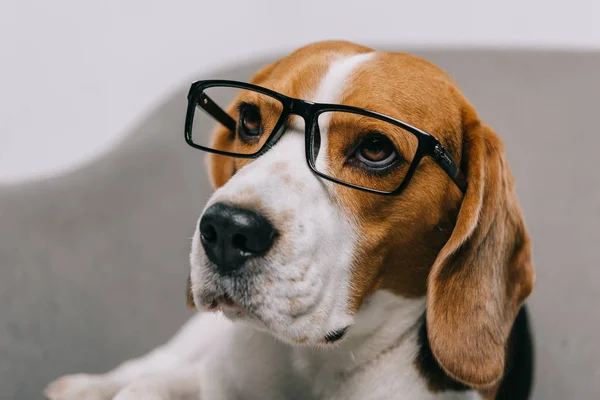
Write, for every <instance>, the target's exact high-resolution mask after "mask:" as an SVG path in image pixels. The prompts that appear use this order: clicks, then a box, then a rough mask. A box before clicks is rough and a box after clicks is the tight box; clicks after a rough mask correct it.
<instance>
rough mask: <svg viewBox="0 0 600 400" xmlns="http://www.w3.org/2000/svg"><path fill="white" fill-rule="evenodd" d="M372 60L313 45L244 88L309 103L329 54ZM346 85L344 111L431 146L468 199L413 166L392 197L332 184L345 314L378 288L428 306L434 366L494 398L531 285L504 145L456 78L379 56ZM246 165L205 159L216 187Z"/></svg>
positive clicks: (433, 170)
mask: <svg viewBox="0 0 600 400" xmlns="http://www.w3.org/2000/svg"><path fill="white" fill-rule="evenodd" d="M368 51H371V49H369V48H366V47H363V46H358V45H354V44H351V43H347V42H323V43H317V44H313V45H310V46H306V47H304V48H302V49H300V50H298V51H296V52H294V53H292V54H291V55H290V56H288V57H286V58H284V59H282V60H279V61H277V62H276V63H273V64H271V65H269V66H267V67H265V68H264V69H262V70H261V71H259V72H258V73H257V74H256V75H255V77H254V78H253V80H252V82H253V83H256V84H260V85H263V86H265V87H269V88H271V89H274V90H276V91H279V92H281V93H283V94H286V95H289V96H293V97H299V98H303V97H305V98H306V97H309V96H310V95H311V94H312V93H313V92H314V90H315V89H316V85H317V84H318V83H319V82H320V80H321V78H322V77H323V76H324V74H325V73H326V71H327V68H328V66H329V62H330V58H331V54H332V53H338V54H340V53H341V54H355V53H363V52H368ZM351 78H352V79H351V81H352V84H351V85H350V87H349V88H347V90H346V92H345V93H344V95H343V98H342V99H341V103H343V104H350V105H354V106H359V107H364V108H367V109H371V110H374V111H378V112H381V113H384V114H388V115H390V116H392V117H396V118H398V119H401V120H404V121H406V122H408V123H410V124H412V125H415V126H417V127H419V128H421V129H423V130H425V131H427V132H429V133H431V134H433V135H435V136H436V137H437V138H438V139H439V140H440V141H441V142H442V143H443V144H444V146H445V147H446V148H447V149H448V150H449V151H450V153H451V154H452V156H453V157H454V159H455V160H457V161H458V162H460V164H461V168H462V169H463V171H464V172H465V173H466V175H467V180H468V189H467V192H466V194H465V195H464V197H463V194H462V193H461V192H460V191H459V190H458V188H457V187H456V186H455V185H454V183H452V181H451V180H450V179H449V177H448V176H447V175H446V174H445V173H444V172H443V171H442V170H441V169H440V168H439V167H438V166H437V165H436V164H435V163H434V162H433V161H432V160H430V159H424V160H423V161H422V162H421V165H419V167H418V169H417V172H416V174H415V176H414V177H413V179H412V181H411V183H410V184H409V185H408V187H407V188H406V189H405V191H404V192H403V193H402V194H401V195H400V196H394V197H386V196H379V195H373V194H368V193H365V192H361V191H357V190H354V189H350V188H345V187H342V186H340V185H337V186H336V187H335V190H336V191H337V198H338V199H339V202H340V204H341V205H342V206H343V207H345V208H346V209H347V210H348V212H349V213H350V214H351V215H353V216H354V217H355V218H356V220H357V221H358V223H359V225H360V232H361V233H362V237H361V239H360V243H359V250H358V252H357V254H356V257H355V263H354V265H353V271H352V293H351V298H350V299H349V302H350V307H351V309H352V311H354V312H356V310H358V308H359V307H360V305H361V304H362V301H363V299H364V298H365V296H367V295H368V294H370V293H373V292H374V291H376V290H378V289H388V290H391V291H393V292H395V293H397V294H399V295H401V296H404V297H418V296H423V295H427V315H426V320H427V332H428V336H429V341H430V345H431V351H432V353H433V355H434V357H435V359H436V360H437V362H438V363H439V365H440V366H441V367H442V368H443V370H444V371H445V373H447V374H448V375H449V376H450V377H452V378H453V379H455V380H457V381H459V382H461V383H464V384H467V385H469V386H472V387H476V388H482V393H484V394H485V395H486V397H493V393H494V391H495V390H494V387H495V386H497V383H498V382H499V380H500V379H501V378H502V376H503V371H504V359H505V353H506V344H507V339H508V335H509V332H510V329H511V326H512V324H513V321H514V318H515V315H516V312H517V311H518V309H519V307H520V305H521V304H522V302H523V301H524V300H525V298H526V297H527V296H528V295H529V293H530V292H531V290H532V287H533V281H534V272H533V266H532V262H531V248H530V247H531V245H530V240H529V236H528V234H527V231H526V228H525V225H524V222H523V216H522V214H521V210H520V208H519V205H518V201H517V198H516V195H515V192H514V182H513V178H512V176H511V173H510V170H509V168H508V166H507V165H506V161H505V158H504V150H503V146H502V142H501V140H500V138H499V137H498V136H497V135H496V134H495V133H494V132H493V131H492V130H491V129H490V128H489V127H487V126H486V125H484V124H482V123H481V121H480V120H479V118H478V116H477V114H476V112H475V110H474V109H473V107H472V106H471V105H470V104H469V102H468V101H467V100H466V99H465V98H464V96H463V95H462V94H461V92H460V90H459V89H458V87H457V85H456V84H455V83H454V82H453V81H452V79H451V78H450V77H448V75H447V74H446V73H444V72H443V71H442V70H440V69H439V68H438V67H436V66H434V65H433V64H431V63H429V62H427V61H424V60H422V59H420V58H418V57H414V56H411V55H407V54H400V53H378V54H377V55H376V57H375V58H374V59H372V60H370V61H368V62H367V63H365V64H364V65H361V66H360V67H359V69H358V70H357V71H355V72H354V74H353V76H352V77H351ZM330 138H331V139H330V140H347V139H345V136H344V135H330ZM227 140H229V141H231V138H230V135H229V134H228V132H226V131H225V130H224V129H221V130H218V131H217V132H216V134H215V141H216V142H217V143H219V146H220V147H221V148H227V146H232V145H233V144H232V143H227ZM299 151H302V149H299ZM246 162H248V161H244V160H239V159H233V158H228V157H221V156H214V155H213V156H211V161H210V165H211V172H212V174H211V176H212V180H213V183H214V184H215V186H217V187H218V186H221V185H223V184H224V183H225V182H226V181H227V180H228V179H229V178H230V177H231V176H232V175H233V173H234V171H235V170H237V169H239V168H240V167H241V166H242V165H243V164H244V163H246ZM373 179H377V178H375V177H373Z"/></svg>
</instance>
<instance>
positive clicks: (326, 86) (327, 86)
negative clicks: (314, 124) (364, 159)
mask: <svg viewBox="0 0 600 400" xmlns="http://www.w3.org/2000/svg"><path fill="white" fill-rule="evenodd" d="M374 55H375V52H371V53H361V54H355V55H352V56H348V57H341V58H338V59H335V60H334V61H333V63H332V64H331V66H330V67H329V70H328V71H327V73H326V74H325V76H324V77H323V79H322V80H321V82H320V84H319V87H318V88H317V91H316V93H315V95H314V97H313V101H314V102H315V103H331V104H335V103H339V102H341V101H342V97H343V94H344V89H345V88H346V87H347V85H348V83H349V82H348V81H349V77H350V76H351V75H352V73H353V72H354V71H356V70H357V69H358V68H359V67H360V66H361V65H362V64H363V63H365V62H367V61H368V60H370V59H372V58H373V57H374ZM330 118H331V114H330V113H324V114H321V115H320V116H319V128H320V131H321V148H320V150H319V152H320V153H321V154H327V147H328V143H327V142H328V140H327V134H328V131H329V119H330ZM327 163H328V161H327V157H323V156H321V157H319V158H318V159H317V160H316V166H317V168H318V169H319V170H321V171H327Z"/></svg>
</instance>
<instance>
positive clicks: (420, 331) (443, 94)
mask: <svg viewBox="0 0 600 400" xmlns="http://www.w3.org/2000/svg"><path fill="white" fill-rule="evenodd" d="M252 82H253V83H255V84H258V85H262V86H265V87H268V88H271V89H273V90H276V91H278V92H281V93H283V94H286V95H288V96H292V97H296V98H302V99H306V100H310V101H314V102H322V103H340V104H349V105H354V106H359V107H363V108H367V109H370V110H374V111H378V112H381V113H384V114H388V115H390V116H393V117H396V118H399V119H401V120H404V121H406V122H408V123H409V124H412V125H414V126H417V127H419V128H421V129H422V130H424V131H426V132H430V133H432V134H433V135H435V136H436V137H437V138H438V139H439V140H440V141H441V142H442V143H443V145H444V146H445V147H446V148H447V149H448V150H449V151H450V152H451V154H452V156H453V157H454V158H455V159H456V160H457V161H458V162H459V163H460V165H461V168H462V169H463V171H464V172H465V174H466V176H467V181H468V189H467V191H466V193H465V194H464V195H463V193H461V191H460V190H459V189H458V188H457V187H456V186H455V184H454V183H453V182H452V181H451V180H450V179H449V178H448V176H447V175H446V174H445V173H444V172H443V171H442V170H441V169H440V168H439V167H438V166H437V165H436V164H435V163H434V162H432V161H431V160H429V159H424V160H423V161H422V162H421V164H420V165H419V167H418V169H417V172H416V174H415V176H414V177H413V179H412V181H411V182H410V184H409V185H408V186H407V188H406V190H405V191H404V192H403V193H402V194H401V195H399V196H379V195H375V194H369V193H365V192H361V191H358V190H354V189H350V188H346V187H343V186H341V185H336V184H333V183H330V182H326V181H323V180H322V179H320V178H319V177H318V176H316V175H314V174H313V173H312V172H311V171H310V169H309V168H308V166H307V164H306V160H305V155H304V130H303V126H302V124H303V122H302V121H301V119H297V120H295V122H294V123H293V124H291V125H290V127H289V128H288V130H287V132H285V134H284V135H283V136H282V137H281V139H280V141H279V142H278V143H277V144H276V145H275V146H274V147H273V148H272V149H271V150H270V151H268V152H267V153H266V154H264V155H263V156H261V157H259V158H258V159H255V160H251V161H248V160H242V159H234V158H228V157H222V156H212V157H210V162H209V164H210V171H211V178H212V182H213V183H214V186H215V187H216V188H217V190H216V191H215V193H214V195H213V196H212V197H211V199H210V201H209V203H208V204H207V207H208V206H210V205H211V204H214V203H216V202H226V203H228V204H232V205H235V206H237V207H242V208H247V209H251V210H253V211H255V212H257V213H261V214H264V215H266V216H268V218H269V220H270V221H271V222H272V223H273V224H274V225H275V226H276V227H277V229H278V231H279V232H280V233H281V235H280V237H279V238H278V240H277V242H276V244H275V246H274V247H273V248H272V249H271V250H270V251H269V253H268V254H267V255H266V256H264V257H260V258H258V259H255V260H252V261H251V262H250V264H251V265H249V266H248V269H249V270H251V271H252V273H248V274H247V275H241V276H236V277H223V276H220V275H218V274H215V273H213V272H211V271H209V270H208V268H207V267H206V264H207V263H206V256H205V254H204V251H203V248H202V246H201V245H200V239H199V233H198V229H196V232H195V234H194V238H193V244H192V250H191V255H190V261H191V289H190V290H191V296H192V298H193V301H194V302H195V304H196V305H197V307H198V308H199V310H200V312H199V313H198V314H197V315H195V316H194V317H193V318H192V319H191V320H190V321H188V322H187V323H186V324H185V325H184V326H183V327H182V328H181V330H180V331H179V333H177V334H176V336H175V337H174V338H173V339H172V340H171V341H169V342H168V343H166V344H165V345H163V346H160V347H158V348H157V349H155V350H153V351H152V352H151V353H149V354H148V355H146V356H144V357H141V358H139V359H135V360H130V361H127V362H125V363H124V364H122V365H121V366H119V367H118V368H116V369H115V370H113V371H111V372H108V373H107V374H104V375H85V374H79V375H70V376H66V377H63V378H61V379H59V380H57V381H55V382H54V383H52V384H51V385H49V386H48V388H47V389H46V391H45V394H46V396H47V397H48V398H50V399H52V400H71V399H97V400H104V399H111V398H113V397H114V398H115V399H118V400H125V399H174V400H175V399H203V400H216V399H236V398H239V399H287V398H291V399H344V400H349V399H391V398H394V399H411V400H419V399H478V398H481V399H494V398H526V397H527V392H528V390H529V386H528V385H529V380H530V378H531V359H530V355H531V354H530V352H529V350H528V346H527V345H528V340H529V336H528V331H527V321H526V315H525V310H524V308H522V304H523V302H524V300H525V299H526V297H527V296H528V295H529V294H530V292H531V290H532V287H533V283H534V271H533V265H532V261H531V245H530V239H529V236H528V233H527V230H526V228H525V225H524V221H523V216H522V213H521V209H520V207H519V204H518V201H517V198H516V195H515V190H514V182H513V178H512V176H511V173H510V171H509V168H508V165H507V163H506V160H505V156H504V150H503V145H502V142H501V140H500V138H499V137H498V136H497V135H496V134H495V133H494V132H493V131H492V130H491V128H490V127H488V126H487V125H485V124H484V123H482V122H481V121H480V119H479V117H478V116H477V113H476V112H475V109H474V108H473V106H472V105H471V104H470V103H469V102H468V101H467V100H466V98H465V97H464V96H463V95H462V94H461V92H460V90H459V89H458V87H457V85H456V84H455V83H454V82H453V81H452V80H451V78H450V77H449V76H448V75H447V74H446V73H444V72H443V71H442V70H440V69H439V68H438V67H436V66H434V65H432V64H431V63H429V62H427V61H425V60H422V59H420V58H418V57H415V56H411V55H408V54H401V53H391V52H378V51H374V50H372V49H370V48H367V47H363V46H360V45H356V44H352V43H348V42H322V43H316V44H312V45H309V46H306V47H303V48H301V49H299V50H298V51H296V52H294V53H292V54H291V55H289V56H287V57H285V58H283V59H281V60H279V61H277V62H275V63H273V64H271V65H269V66H267V67H265V68H263V69H262V70H260V71H259V72H258V73H257V74H256V75H255V76H254V78H253V80H252ZM328 133H329V132H322V150H321V151H326V149H327V146H328V144H329V143H331V142H332V141H336V140H345V138H344V136H343V135H333V134H331V135H328ZM214 135H215V136H214V140H215V141H219V143H220V145H221V146H228V145H231V146H233V145H234V144H233V143H231V144H228V143H227V141H228V140H230V136H229V135H228V134H227V133H226V132H225V131H224V130H222V129H221V130H219V129H218V130H217V131H216V132H215V133H214ZM325 168H326V166H325ZM373 179H377V178H376V177H373ZM190 223H192V222H191V221H190ZM215 305H218V307H217V308H220V309H221V310H222V313H212V312H207V311H209V309H213V310H214V308H215ZM517 316H518V318H517ZM515 320H516V321H517V323H515ZM346 327H348V329H347V333H346V335H345V336H344V337H343V338H342V339H341V340H339V341H337V342H335V343H329V342H328V341H327V340H326V339H325V338H326V337H327V336H328V335H330V334H331V333H332V332H339V331H340V330H343V329H345V328H346ZM511 331H512V333H511ZM505 396H508V397H505Z"/></svg>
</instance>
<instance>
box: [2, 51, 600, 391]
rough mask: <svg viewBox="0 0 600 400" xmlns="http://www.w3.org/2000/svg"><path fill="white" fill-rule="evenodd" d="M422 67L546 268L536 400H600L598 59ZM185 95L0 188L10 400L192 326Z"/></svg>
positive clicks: (459, 57) (440, 57)
mask: <svg viewBox="0 0 600 400" xmlns="http://www.w3.org/2000/svg"><path fill="white" fill-rule="evenodd" d="M417 53H418V54H421V55H423V56H425V57H426V58H428V59H430V60H432V61H434V62H436V63H438V64H440V65H441V66H442V67H443V68H445V69H446V70H447V71H448V72H449V73H450V74H451V75H452V76H453V77H454V78H455V79H456V80H457V81H458V82H459V84H460V85H461V86H462V88H463V89H464V91H465V92H466V94H467V96H468V97H469V98H470V100H471V101H472V102H473V103H474V104H475V106H476V107H477V109H478V110H479V112H480V114H481V115H482V117H483V119H484V120H485V121H486V122H488V123H489V124H490V125H492V126H493V127H494V128H495V129H496V130H497V132H498V133H500V134H501V136H502V137H503V138H504V140H505V143H506V149H507V153H508V158H509V161H510V163H511V165H512V169H513V172H514V174H515V176H516V180H517V183H518V193H519V196H520V200H521V204H522V206H523V209H524V212H525V216H526V219H527V222H528V225H529V229H530V232H531V234H532V236H533V241H534V257H535V262H536V266H537V286H536V290H535V293H534V295H533V297H532V298H531V300H530V305H531V314H532V320H533V325H534V330H535V331H534V332H535V337H536V350H537V368H536V369H537V380H536V389H535V398H536V399H596V398H600V389H599V388H600V384H599V381H600V344H599V343H600V342H599V340H598V338H599V334H598V331H599V330H600V311H598V307H599V306H600V286H599V285H600V268H598V256H597V254H598V249H597V247H596V246H598V244H599V243H600V229H599V228H598V224H599V222H600V218H599V217H600V173H599V172H598V169H599V161H600V151H599V148H600V131H599V128H598V118H600V54H579V53H574V52H572V53H530V52H527V53H526V52H504V51H498V52H487V51H476V52H467V51H441V52H433V51H431V52H417ZM257 66H258V64H254V65H245V66H241V67H239V68H236V69H231V70H229V71H220V72H219V73H217V74H213V75H208V74H207V75H205V77H227V78H232V79H241V80H245V79H247V78H248V77H249V76H250V74H251V72H252V71H254V70H255V69H256V68H257ZM191 80H192V77H190V81H191ZM186 90H187V87H181V88H180V89H179V90H177V91H176V92H175V93H173V94H172V96H170V97H168V98H167V99H165V100H164V102H163V103H162V104H161V105H160V106H159V107H157V108H156V109H155V110H153V111H152V112H150V113H149V114H148V115H147V116H145V117H144V118H143V119H142V120H141V121H140V122H139V124H138V126H137V127H136V128H135V129H133V130H132V131H131V132H130V134H128V135H127V136H126V137H125V139H123V141H122V142H121V143H120V144H119V145H118V146H116V147H115V148H114V149H113V150H112V151H110V152H109V153H108V154H105V155H104V156H102V157H101V158H99V159H97V160H94V161H92V162H90V163H88V164H87V165H86V166H84V167H82V168H80V169H78V170H77V171H74V172H71V173H68V174H65V175H63V176H60V177H57V178H53V179H48V180H44V181H40V182H35V183H27V184H23V185H17V186H4V187H0V272H1V275H0V399H23V400H26V399H38V398H40V397H41V396H40V391H41V390H42V388H43V386H44V385H45V384H46V383H47V382H49V381H50V380H52V379H54V378H56V377H57V376H59V375H62V374H65V373H72V372H80V371H86V372H102V371H105V370H107V369H109V368H111V367H113V366H114V365H115V364H117V363H118V362H120V361H122V360H124V359H126V358H130V357H133V356H137V355H140V354H141V353H144V352H146V351H148V350H150V349H151V348H152V347H153V346H155V345H157V344H159V343H161V342H163V341H165V340H166V339H168V338H169V336H170V335H171V334H173V332H174V331H175V330H176V329H177V328H178V327H179V325H180V324H182V323H183V321H184V320H185V319H186V318H187V317H189V315H190V311H189V310H187V309H186V308H185V290H184V289H185V282H186V277H187V270H188V261H187V255H188V248H189V244H190V243H189V237H190V236H191V233H192V231H193V229H194V221H195V219H196V218H197V215H198V213H199V211H200V210H201V207H202V205H203V203H204V201H205V200H206V198H207V196H208V195H209V194H210V188H209V186H208V184H207V181H206V177H205V169H204V164H203V155H202V154H201V153H199V152H197V151H195V150H193V149H191V148H188V147H187V146H186V145H185V143H184V140H183V132H182V128H183V118H184V112H185V102H186V100H185V94H186V93H185V92H186ZM90 145H93V143H90Z"/></svg>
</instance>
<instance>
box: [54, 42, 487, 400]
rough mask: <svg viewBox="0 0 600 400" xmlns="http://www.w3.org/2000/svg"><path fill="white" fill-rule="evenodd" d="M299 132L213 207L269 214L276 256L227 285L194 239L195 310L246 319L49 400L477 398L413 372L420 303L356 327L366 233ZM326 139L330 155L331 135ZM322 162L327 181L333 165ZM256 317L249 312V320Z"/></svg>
mask: <svg viewBox="0 0 600 400" xmlns="http://www.w3.org/2000/svg"><path fill="white" fill-rule="evenodd" d="M372 57H373V53H369V54H361V55H355V56H350V57H341V56H338V55H332V58H331V59H332V64H331V66H330V69H329V71H328V73H327V74H326V75H325V77H324V78H323V80H322V81H321V83H320V85H319V87H318V88H317V89H316V90H315V92H314V93H306V94H304V97H305V98H307V99H309V100H313V101H316V102H324V103H335V102H337V101H339V99H340V96H341V95H342V93H343V90H344V88H345V87H346V86H347V84H348V82H347V80H348V79H349V77H350V76H351V74H352V72H353V71H355V70H356V69H357V68H359V66H360V65H361V64H362V63H364V62H367V61H368V60H369V59H370V58H372ZM295 122H296V123H294V124H293V125H292V127H291V128H290V129H289V130H288V131H287V132H285V133H284V134H283V136H282V138H281V139H280V141H279V142H278V143H277V144H276V145H275V146H274V147H273V148H272V149H271V150H270V151H268V152H267V153H266V154H265V155H263V156H261V157H260V158H258V159H256V160H254V161H253V162H252V163H250V164H248V165H247V166H246V167H244V168H242V169H241V170H240V171H238V172H237V174H236V175H235V176H233V177H232V178H231V179H230V180H229V181H228V182H227V183H226V184H225V185H224V186H223V187H221V188H220V189H219V190H217V191H216V192H215V193H214V195H213V196H212V198H211V199H210V201H209V202H208V204H207V206H206V207H209V206H210V205H212V204H214V203H216V202H227V203H229V204H234V205H236V206H239V207H248V208H253V209H254V210H256V211H259V212H261V213H263V214H265V215H266V216H267V217H268V218H269V220H270V221H271V222H272V223H273V224H274V225H275V227H276V228H278V229H279V231H280V237H279V238H278V240H277V242H276V243H275V245H274V247H273V248H272V249H271V250H270V252H269V254H268V255H267V256H265V257H263V258H262V259H256V260H252V261H251V262H250V263H248V265H246V266H245V267H244V268H248V271H249V272H250V274H249V275H248V276H247V277H246V278H244V280H243V282H241V281H240V279H238V280H237V281H236V280H234V278H224V277H222V276H220V275H218V274H216V273H215V272H214V271H213V270H212V269H211V268H209V267H208V265H207V260H206V256H205V255H204V251H203V249H202V246H201V244H200V239H199V233H198V231H197V230H196V233H195V234H194V238H193V243H192V251H191V254H190V262H191V279H192V288H193V293H194V300H195V302H196V304H197V305H198V306H199V307H201V308H202V307H207V305H208V304H210V303H211V302H212V301H213V300H214V299H216V298H218V297H219V296H222V295H224V294H227V295H228V296H229V297H231V298H232V299H233V300H234V301H235V302H236V303H237V304H241V305H243V306H244V307H242V309H239V308H231V307H227V306H225V307H224V308H223V312H224V314H225V315H226V316H227V318H226V317H224V316H223V315H222V314H221V313H217V314H212V313H205V312H201V313H198V314H197V315H196V316H194V317H193V318H192V319H191V320H190V321H189V322H188V323H187V324H186V325H184V327H183V328H182V329H181V330H180V331H179V333H177V334H176V335H175V336H174V337H173V339H171V341H169V342H168V343H166V344H165V345H163V346H161V347H159V348H157V349H155V350H154V351H152V352H151V353H149V354H148V355H146V356H144V357H142V358H139V359H136V360H131V361H128V362H126V363H124V364H123V365H121V366H120V367H118V368H116V369H115V370H113V371H111V372H109V373H107V374H104V375H71V376H67V377H63V378H61V379H60V380H58V381H56V382H54V383H53V384H52V385H50V386H49V387H48V388H47V389H46V395H47V396H48V397H49V398H50V399H52V400H71V399H84V400H90V399H98V400H105V399H106V400H108V399H111V398H113V396H116V397H114V398H115V399H117V400H131V399H176V400H183V399H202V400H217V399H235V398H239V399H284V398H285V399H340V400H341V399H344V400H346V399H389V398H396V399H411V400H420V399H472V398H475V396H476V395H475V394H474V393H473V392H442V393H432V392H430V391H428V390H427V387H426V382H425V381H424V379H423V378H422V377H421V375H419V373H418V371H417V370H416V369H415V366H414V359H415V356H416V354H417V351H418V345H417V334H418V323H419V319H420V317H421V316H422V315H423V313H424V311H425V299H424V298H421V299H412V300H409V299H403V298H401V297H399V296H396V295H393V294H391V293H388V292H383V291H379V292H378V293H377V294H375V295H373V296H371V297H370V298H367V299H366V300H365V303H364V304H363V306H362V307H361V309H360V310H359V312H358V313H357V314H356V315H352V314H351V313H350V312H349V311H348V309H349V307H348V298H349V293H350V285H351V282H350V276H351V271H350V269H351V267H352V261H353V257H355V256H356V254H355V253H354V252H355V249H356V243H357V238H358V237H359V234H360V233H359V232H357V228H356V226H357V225H356V224H355V223H354V222H353V220H352V216H351V215H348V213H347V212H345V210H344V209H343V208H342V207H340V206H339V203H338V202H336V199H335V195H334V192H333V186H332V185H331V184H329V183H327V182H323V181H322V180H321V179H319V178H318V177H317V176H315V175H314V174H313V173H312V172H311V171H310V169H309V168H308V166H307V165H306V160H305V155H304V131H303V129H302V128H303V127H302V126H300V125H301V124H299V123H297V122H298V121H297V120H296V121H295ZM322 126H323V125H322ZM321 134H322V138H321V145H322V148H321V151H324V148H323V147H325V148H326V146H327V129H322V132H321ZM320 160H322V161H319V162H323V164H322V165H319V167H320V168H324V169H326V168H327V164H326V163H327V161H326V160H325V159H324V158H323V157H322V158H320ZM234 286H235V288H237V289H238V290H234ZM240 286H242V287H243V290H239V287H240ZM248 309H251V310H252V312H248V311H243V310H248ZM347 326H350V328H349V329H348V331H347V334H346V336H345V337H344V338H343V340H341V341H340V342H339V343H336V344H327V343H326V342H325V340H324V338H325V336H326V335H327V334H328V333H331V332H334V331H337V330H340V329H342V328H345V327H347ZM296 342H303V343H307V344H308V345H300V346H299V345H294V343H296ZM311 345H312V346H311Z"/></svg>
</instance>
